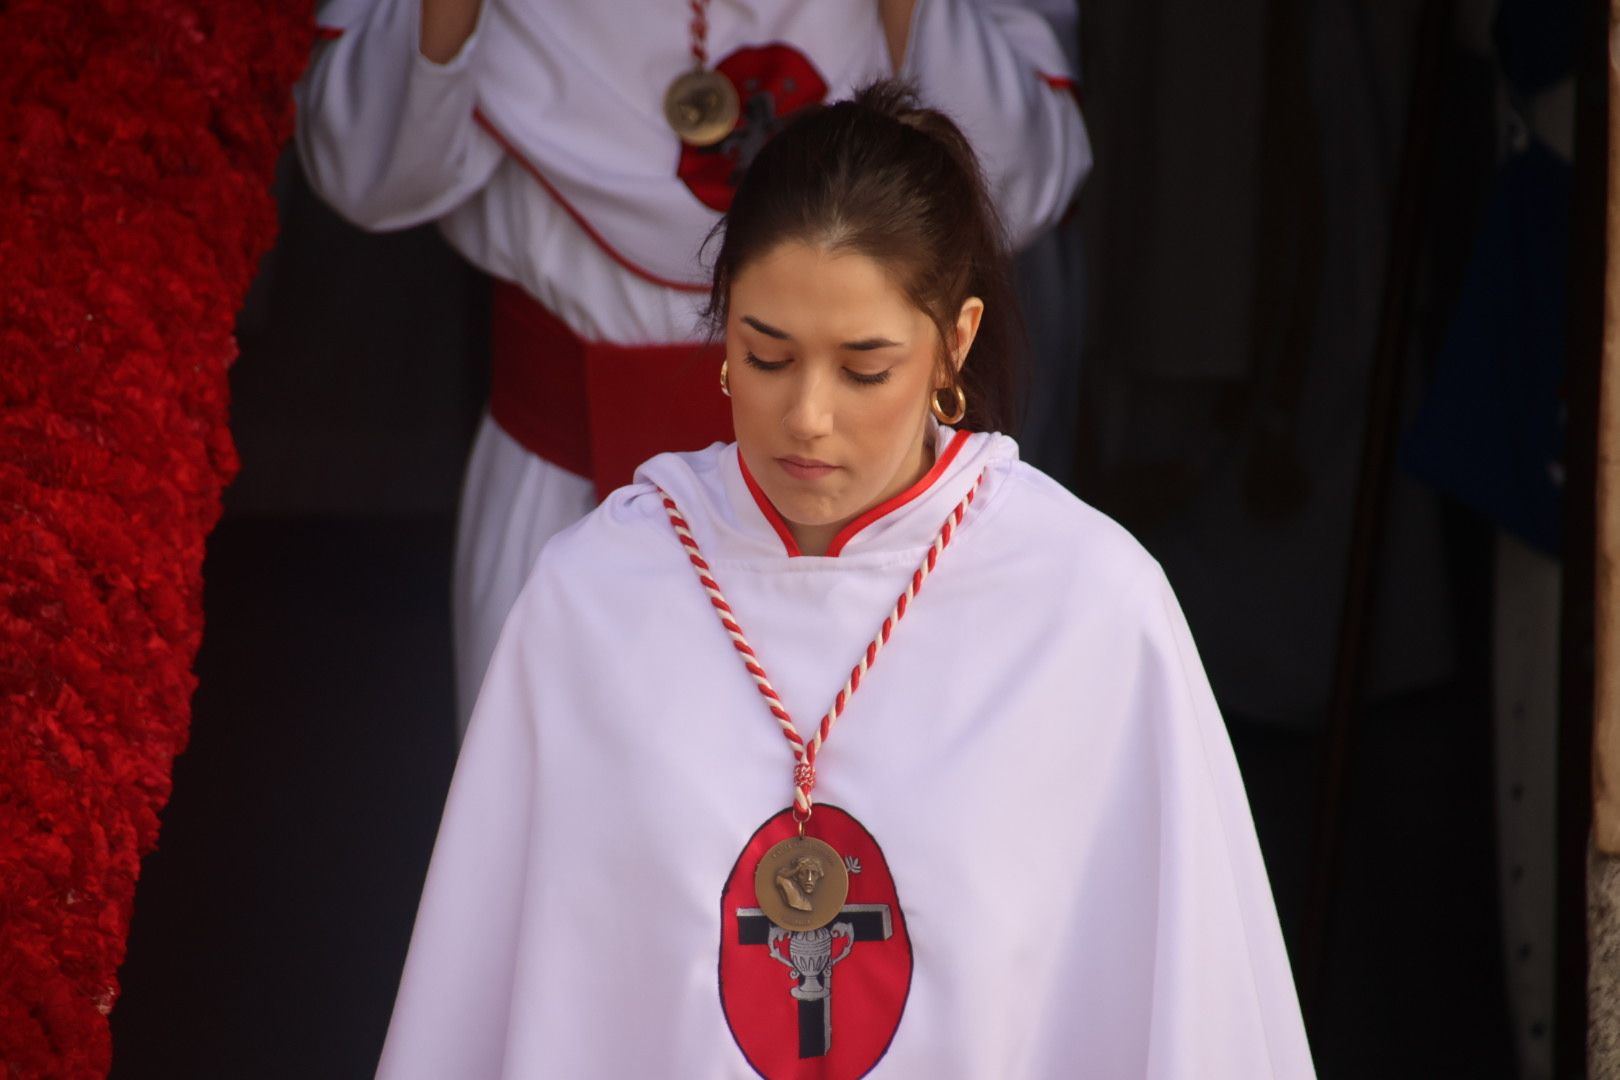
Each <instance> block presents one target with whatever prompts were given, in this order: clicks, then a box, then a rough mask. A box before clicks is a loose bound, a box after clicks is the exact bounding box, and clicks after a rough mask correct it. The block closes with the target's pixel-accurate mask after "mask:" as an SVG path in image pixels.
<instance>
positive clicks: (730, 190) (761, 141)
mask: <svg viewBox="0 0 1620 1080" xmlns="http://www.w3.org/2000/svg"><path fill="white" fill-rule="evenodd" d="M714 70H715V71H717V72H719V73H720V74H721V75H724V76H725V77H726V78H728V79H730V80H731V84H732V85H733V86H735V87H736V88H737V100H738V102H739V103H740V104H741V106H742V110H741V113H740V115H739V116H738V117H737V126H736V127H735V128H733V129H732V132H731V134H730V135H727V136H726V137H725V138H724V139H722V140H720V141H719V142H718V143H715V144H714V145H713V146H687V145H686V144H684V143H683V144H682V145H681V156H680V160H679V161H678V162H677V163H676V165H675V175H676V176H678V177H680V179H681V181H682V183H684V184H685V185H686V186H687V187H688V188H690V189H691V191H692V194H693V195H696V196H697V197H698V201H700V202H702V203H703V205H704V206H707V207H708V208H709V209H711V210H718V211H720V212H721V213H724V212H725V210H726V208H727V207H729V206H730V205H731V196H732V195H734V194H735V193H736V191H737V183H738V181H740V180H741V179H742V174H743V172H744V171H745V170H746V169H747V168H748V166H749V163H750V162H752V161H753V160H754V155H755V154H757V153H758V152H759V148H760V147H762V146H764V145H765V142H766V140H768V139H769V138H770V137H771V136H772V135H775V134H776V132H777V130H778V129H779V128H781V126H782V123H783V121H785V120H786V119H787V118H788V117H789V116H791V115H792V114H794V113H796V112H798V111H799V110H800V109H802V108H804V107H805V106H806V105H814V104H815V103H816V102H818V101H821V100H822V99H823V98H825V97H826V96H827V81H826V80H825V79H823V78H822V77H821V73H820V72H818V71H817V70H816V69H815V66H814V65H813V64H811V63H810V60H809V58H808V57H806V56H805V55H804V54H803V53H802V52H800V51H799V50H797V49H795V48H793V47H792V46H791V45H760V46H757V47H751V48H746V49H738V50H737V51H736V52H734V53H732V54H731V55H730V56H728V57H726V58H725V59H724V60H722V61H720V62H719V63H718V64H716V65H714Z"/></svg>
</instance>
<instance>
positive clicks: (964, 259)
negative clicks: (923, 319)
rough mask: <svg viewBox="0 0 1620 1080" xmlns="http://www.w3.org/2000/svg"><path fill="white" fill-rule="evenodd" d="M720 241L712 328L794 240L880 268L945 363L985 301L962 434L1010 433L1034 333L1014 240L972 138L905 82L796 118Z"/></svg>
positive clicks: (746, 189) (765, 155) (746, 185)
mask: <svg viewBox="0 0 1620 1080" xmlns="http://www.w3.org/2000/svg"><path fill="white" fill-rule="evenodd" d="M717 235H718V236H722V237H723V239H722V240H721V243H720V250H719V253H718V255H717V256H716V258H715V262H714V274H713V284H712V285H711V288H710V292H709V304H708V309H707V311H706V313H705V315H706V318H707V320H708V323H709V326H710V328H711V329H712V330H714V331H716V332H723V331H724V329H725V320H726V314H727V303H728V301H729V297H730V292H731V283H732V282H733V281H735V280H736V277H737V275H738V273H739V272H740V271H741V270H742V269H743V267H745V266H747V265H748V264H749V263H750V262H751V261H753V260H754V259H756V258H759V257H760V256H762V255H764V254H765V253H766V252H768V251H770V250H771V249H773V248H775V247H776V246H777V245H778V244H781V243H784V242H786V241H790V240H801V241H805V242H809V243H813V244H817V245H821V246H825V247H828V248H832V249H835V250H836V249H844V250H847V251H854V252H858V253H860V254H862V255H866V256H868V257H869V258H872V259H875V260H877V261H878V262H880V263H882V264H883V265H884V266H885V267H886V268H888V269H889V271H890V272H891V273H892V274H893V275H894V279H895V281H896V282H897V283H898V284H899V285H900V287H901V289H902V290H903V291H904V292H905V293H906V295H907V296H908V297H909V298H910V300H911V302H912V303H914V304H915V305H916V306H917V307H918V309H919V310H921V311H924V312H926V313H927V314H928V316H929V317H930V318H931V319H932V320H933V323H934V325H935V327H936V328H937V329H938V331H939V335H940V342H941V350H940V356H941V362H942V363H943V362H945V360H946V358H947V357H948V355H949V353H948V352H947V348H946V347H947V346H948V344H949V343H950V342H951V341H952V339H953V338H954V337H955V333H956V317H957V314H958V312H960V310H961V307H962V302H963V301H964V300H966V299H967V298H968V297H970V296H977V297H979V298H980V299H981V300H983V301H984V315H983V317H982V319H981V320H980V323H979V330H978V334H977V336H976V337H975V338H974V342H973V348H972V350H971V351H970V352H969V354H968V359H967V362H966V363H964V364H963V366H962V372H961V375H960V377H959V378H960V383H961V386H962V389H963V391H964V392H965V393H966V395H967V416H966V417H965V418H964V419H963V420H962V422H961V424H960V425H959V426H961V427H964V428H968V429H970V430H975V431H1005V430H1007V429H1008V426H1009V424H1010V422H1011V420H1012V404H1013V400H1012V399H1013V383H1014V373H1015V370H1016V368H1017V367H1018V364H1019V362H1020V361H1021V358H1022V348H1023V343H1024V338H1023V326H1022V323H1021V321H1020V319H1019V315H1018V305H1017V300H1016V299H1015V298H1014V295H1013V290H1012V284H1011V280H1010V270H1009V262H1008V255H1007V242H1006V236H1005V233H1004V232H1003V231H1002V227H1001V219H1000V218H999V217H998V216H997V214H996V211H995V207H994V205H992V203H991V202H990V196H989V194H988V192H987V190H986V186H985V180H984V174H983V173H982V172H981V171H980V168H979V162H978V159H977V158H976V157H975V156H974V154H973V148H972V147H971V146H969V145H968V141H967V138H966V136H964V135H963V134H962V131H961V129H960V128H958V127H957V126H956V124H954V123H953V122H952V121H951V119H950V118H949V117H947V116H946V115H945V114H944V113H941V112H937V111H935V110H933V109H929V108H925V107H924V106H923V105H922V104H921V103H920V102H919V101H918V98H917V94H916V92H915V91H914V90H913V89H911V88H910V87H909V86H907V85H905V84H903V83H899V82H895V81H883V82H877V83H873V84H872V85H870V86H868V87H866V88H865V89H863V90H860V91H858V92H857V93H856V94H855V96H854V98H852V99H851V100H849V101H840V102H837V103H836V104H832V105H825V106H814V107H811V108H809V109H806V110H804V111H802V112H800V113H798V114H796V115H795V116H794V117H793V118H792V119H791V120H790V121H788V123H787V124H786V125H785V126H784V127H783V128H782V130H781V131H780V132H778V133H777V134H776V135H775V136H774V137H773V138H772V139H771V140H770V141H769V142H768V143H766V144H765V146H764V147H763V148H762V149H761V150H760V151H759V154H758V156H757V157H755V159H754V161H753V164H751V165H750V166H749V167H748V171H747V173H745V174H744V176H743V179H742V183H741V184H740V185H739V186H738V188H737V194H736V196H735V197H734V198H733V199H732V202H731V208H730V209H729V210H728V211H727V212H726V215H725V217H724V218H723V219H722V220H721V222H720V223H719V224H718V225H716V226H715V232H714V233H713V234H711V236H710V239H711V240H712V239H713V238H714V237H715V236H717Z"/></svg>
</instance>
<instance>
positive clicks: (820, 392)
mask: <svg viewBox="0 0 1620 1080" xmlns="http://www.w3.org/2000/svg"><path fill="white" fill-rule="evenodd" d="M805 366H806V367H809V366H810V365H805ZM833 391H834V388H833V386H832V385H831V383H830V381H829V380H828V379H827V378H826V377H825V376H824V375H822V374H821V373H820V372H807V373H806V374H804V375H803V376H802V377H800V378H799V379H797V380H795V382H794V386H793V395H792V397H791V398H790V399H789V400H788V407H787V413H786V414H785V415H784V416H783V417H782V426H783V427H784V428H785V429H786V430H787V433H788V435H790V436H792V437H793V438H794V439H799V440H802V441H806V442H808V441H809V440H812V439H816V438H819V437H821V436H823V435H830V434H831V433H832V427H833Z"/></svg>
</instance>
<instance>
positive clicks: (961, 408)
mask: <svg viewBox="0 0 1620 1080" xmlns="http://www.w3.org/2000/svg"><path fill="white" fill-rule="evenodd" d="M945 390H955V391H956V411H955V412H954V413H951V414H950V415H949V416H946V415H945V410H944V409H942V408H940V407H939V395H940V394H941V393H942V392H944V391H945ZM928 407H929V408H930V409H932V410H934V419H935V420H938V421H939V422H940V423H942V424H945V425H947V426H949V425H951V424H957V423H961V421H962V417H964V416H966V415H967V393H966V392H965V391H963V389H962V384H961V383H952V384H951V385H950V386H949V387H940V388H939V389H937V390H935V391H934V392H933V393H932V394H929V395H928Z"/></svg>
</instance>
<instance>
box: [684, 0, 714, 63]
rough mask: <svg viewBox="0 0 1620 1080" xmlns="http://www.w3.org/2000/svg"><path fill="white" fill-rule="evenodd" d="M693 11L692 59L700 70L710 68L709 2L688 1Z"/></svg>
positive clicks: (704, 0) (703, 0) (700, 0)
mask: <svg viewBox="0 0 1620 1080" xmlns="http://www.w3.org/2000/svg"><path fill="white" fill-rule="evenodd" d="M688 5H689V6H690V7H691V9H692V59H693V60H696V61H697V66H698V67H699V68H706V67H708V66H709V49H708V39H709V0H688Z"/></svg>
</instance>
